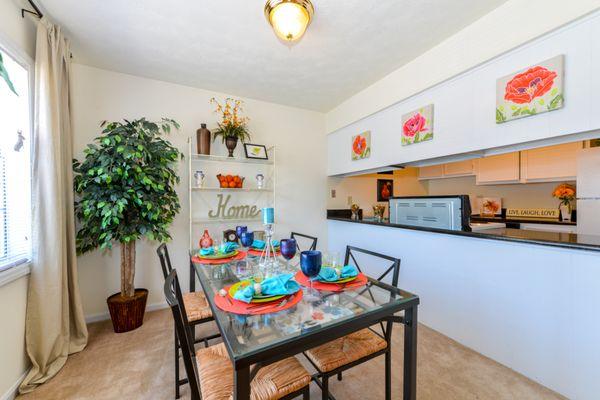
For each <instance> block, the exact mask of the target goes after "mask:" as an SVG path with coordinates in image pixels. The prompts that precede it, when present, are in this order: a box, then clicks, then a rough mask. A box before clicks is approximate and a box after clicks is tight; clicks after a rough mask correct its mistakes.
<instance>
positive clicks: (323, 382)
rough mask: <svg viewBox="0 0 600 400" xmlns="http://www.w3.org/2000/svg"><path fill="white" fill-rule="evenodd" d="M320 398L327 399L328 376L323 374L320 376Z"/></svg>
mask: <svg viewBox="0 0 600 400" xmlns="http://www.w3.org/2000/svg"><path fill="white" fill-rule="evenodd" d="M321 400H329V377H328V376H327V375H323V377H322V378H321Z"/></svg>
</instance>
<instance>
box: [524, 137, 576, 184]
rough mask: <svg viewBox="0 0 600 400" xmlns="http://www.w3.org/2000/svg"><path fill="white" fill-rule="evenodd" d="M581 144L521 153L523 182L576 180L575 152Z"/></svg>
mask: <svg viewBox="0 0 600 400" xmlns="http://www.w3.org/2000/svg"><path fill="white" fill-rule="evenodd" d="M582 148H583V142H575V143H567V144H559V145H556V146H548V147H541V148H539V149H532V150H525V151H522V152H521V179H522V181H523V182H553V181H564V180H575V179H576V178H577V152H578V151H579V150H580V149H582Z"/></svg>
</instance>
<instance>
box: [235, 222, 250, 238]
mask: <svg viewBox="0 0 600 400" xmlns="http://www.w3.org/2000/svg"><path fill="white" fill-rule="evenodd" d="M242 232H248V227H247V226H243V225H242V226H236V227H235V234H236V235H237V237H238V238H240V239H241V238H242Z"/></svg>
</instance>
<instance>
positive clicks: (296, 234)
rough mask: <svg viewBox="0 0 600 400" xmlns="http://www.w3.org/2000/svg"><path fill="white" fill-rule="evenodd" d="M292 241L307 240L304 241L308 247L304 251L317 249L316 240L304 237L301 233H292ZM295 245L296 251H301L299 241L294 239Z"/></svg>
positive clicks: (312, 237)
mask: <svg viewBox="0 0 600 400" xmlns="http://www.w3.org/2000/svg"><path fill="white" fill-rule="evenodd" d="M290 237H291V238H292V239H296V238H297V237H300V238H304V239H307V240H306V241H307V242H309V243H310V247H309V248H308V249H306V250H316V249H317V238H316V237H314V236H309V235H305V234H303V233H298V232H292V234H291V235H290ZM296 245H297V246H298V251H302V249H301V248H300V243H299V240H298V239H296Z"/></svg>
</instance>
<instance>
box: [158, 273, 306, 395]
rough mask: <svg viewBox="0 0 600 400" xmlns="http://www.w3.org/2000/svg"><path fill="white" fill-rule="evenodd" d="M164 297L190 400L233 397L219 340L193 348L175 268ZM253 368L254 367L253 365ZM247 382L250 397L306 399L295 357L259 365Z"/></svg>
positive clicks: (302, 373) (226, 359)
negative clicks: (179, 342) (176, 337)
mask: <svg viewBox="0 0 600 400" xmlns="http://www.w3.org/2000/svg"><path fill="white" fill-rule="evenodd" d="M164 292H165V298H166V300H167V303H168V304H169V306H170V307H171V311H172V312H173V319H174V320H175V328H176V331H177V336H178V337H179V338H180V341H181V354H182V358H183V363H184V366H185V370H186V372H187V376H188V381H189V384H190V390H191V399H192V400H200V399H203V400H229V399H231V398H232V396H233V385H234V382H233V366H232V363H231V359H230V358H229V355H228V353H227V349H226V348H225V345H224V344H223V343H219V344H217V345H213V346H210V347H207V348H200V349H198V350H195V349H194V340H193V339H192V336H191V331H190V326H189V323H188V320H187V315H188V313H187V312H186V309H185V302H184V301H183V296H182V295H181V288H180V286H179V280H178V279H177V270H175V269H174V270H172V271H171V272H170V273H169V275H168V276H167V278H166V279H165V286H164ZM255 368H257V366H255ZM252 372H253V376H254V377H253V378H252V380H251V382H250V394H251V398H252V399H253V400H290V399H293V398H296V397H298V396H302V398H303V399H304V400H309V398H310V394H309V385H310V379H311V377H310V375H309V373H308V372H307V371H306V369H304V367H302V365H301V364H300V362H299V361H298V360H297V359H296V358H295V357H290V358H286V359H284V360H281V361H278V362H275V363H273V364H270V365H267V366H264V367H262V368H260V369H259V370H258V371H257V372H256V374H254V372H255V371H252Z"/></svg>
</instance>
